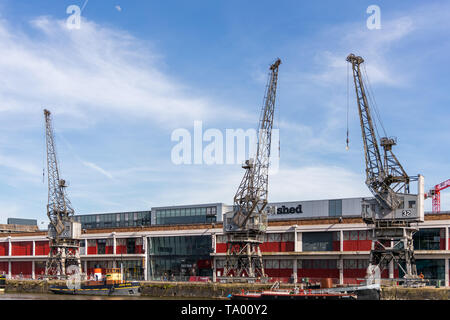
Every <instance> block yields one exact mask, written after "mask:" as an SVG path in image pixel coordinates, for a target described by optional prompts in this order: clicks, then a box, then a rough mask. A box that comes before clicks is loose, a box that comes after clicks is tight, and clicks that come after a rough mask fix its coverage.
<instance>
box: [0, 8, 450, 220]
mask: <svg viewBox="0 0 450 320" xmlns="http://www.w3.org/2000/svg"><path fill="white" fill-rule="evenodd" d="M73 5H75V6H78V7H79V8H80V9H82V11H81V16H80V20H79V25H78V26H79V28H74V27H73V26H74V25H73V23H74V21H75V23H76V20H73V17H74V16H73V14H74V11H72V10H68V9H69V8H70V6H73ZM371 5H377V6H378V7H379V9H380V16H379V17H380V20H379V21H380V24H379V27H380V28H378V29H376V28H375V29H374V28H369V27H368V22H367V21H368V19H369V20H370V19H371V17H372V15H373V12H372V11H369V12H368V11H367V9H368V7H369V6H371ZM370 21H372V20H370ZM70 23H72V24H70ZM449 50H450V3H448V2H447V1H427V2H423V1H412V0H410V1H395V2H394V1H373V0H371V1H360V0H358V1H357V0H355V1H309V2H306V1H294V0H292V1H288V0H280V1H277V3H276V5H275V4H274V2H273V1H266V0H261V1H246V2H243V1H234V0H228V1H210V0H204V1H189V2H188V1H181V0H180V1H138V0H128V1H120V0H114V1H110V0H89V1H86V0H80V1H76V0H68V1H66V0H41V1H33V2H31V1H25V0H0V53H1V57H2V59H0V82H1V85H0V223H6V219H7V218H8V217H16V218H31V219H37V220H38V221H39V224H41V223H42V222H43V223H45V225H46V224H47V216H46V204H47V193H48V191H47V174H46V172H45V170H44V169H45V168H46V158H45V152H46V151H45V125H44V115H43V109H44V108H47V109H49V110H50V111H51V112H52V119H53V126H54V130H55V139H56V141H55V142H56V149H57V156H58V165H59V169H60V174H61V177H62V178H64V179H65V180H66V181H68V183H69V187H68V188H67V194H68V197H69V198H70V200H71V203H72V205H73V207H74V209H75V212H76V214H88V213H97V212H120V211H136V210H149V209H150V208H151V207H157V206H169V205H183V204H198V203H216V202H224V203H227V204H232V200H233V196H234V194H235V192H236V190H237V187H238V185H239V183H240V181H241V179H242V176H243V173H244V172H243V169H241V162H240V161H238V160H236V161H234V162H233V163H231V164H226V163H225V164H220V163H213V164H210V163H206V162H205V161H201V163H197V164H195V163H191V164H176V163H174V161H173V157H172V153H173V149H174V147H175V146H176V145H177V143H178V142H177V140H173V139H172V138H173V137H172V135H173V133H174V131H176V130H180V129H182V130H183V129H185V130H187V131H188V132H190V133H191V134H192V137H193V139H194V138H195V137H194V123H195V121H201V123H202V127H203V131H202V132H206V131H207V130H208V129H211V130H216V132H217V130H218V131H220V132H221V133H222V134H223V135H224V136H225V134H226V130H227V129H233V130H237V129H243V130H247V129H254V128H256V126H257V123H258V119H259V113H260V109H261V106H262V103H263V98H264V92H265V86H266V82H267V77H268V71H269V66H270V64H271V63H272V62H273V61H275V59H276V58H278V57H279V58H280V59H281V60H282V64H281V66H280V68H279V80H278V90H277V101H276V111H275V117H274V119H275V121H274V127H275V128H276V129H278V130H279V135H280V138H279V142H280V149H279V150H280V156H279V169H278V170H277V171H275V172H274V173H273V174H271V175H270V177H269V179H270V180H269V181H270V182H269V201H270V202H281V201H296V200H315V199H331V198H350V197H361V196H370V193H369V191H368V189H367V187H366V186H365V184H364V181H365V171H364V170H365V164H364V155H363V144H362V140H361V129H360V126H359V118H358V113H357V105H356V100H355V94H354V88H353V85H352V79H350V82H348V81H349V78H348V76H347V73H348V67H349V66H348V63H347V62H346V60H345V59H346V57H347V55H348V54H349V53H355V54H357V55H360V56H362V57H363V58H364V59H365V62H364V64H365V67H366V70H367V75H368V78H369V79H368V80H369V82H370V86H371V89H372V91H373V96H374V97H375V101H376V106H377V108H378V110H379V113H380V117H381V120H382V123H383V126H384V128H385V129H386V132H387V135H388V136H395V137H397V140H398V145H397V146H395V149H394V152H395V154H396V155H397V157H398V158H399V160H400V162H401V163H402V165H403V166H404V168H405V170H406V172H407V173H408V174H410V175H417V174H422V175H424V176H425V187H426V190H428V189H430V188H432V187H433V186H434V185H435V184H437V183H440V182H442V181H444V180H447V179H449V178H450V170H449V169H450V165H449V161H448V159H449V158H450V148H449V143H448V141H449V140H450V127H449V126H448V123H449V119H450V111H449V102H450V101H449V100H450V96H449V95H448V88H449V87H450V78H449V77H448V74H449V73H450V63H449V62H450V61H449V60H450V55H449V54H448V52H449ZM348 83H349V87H348ZM347 115H348V116H347ZM347 117H348V128H349V141H350V142H349V150H346V132H347ZM200 139H201V136H200ZM211 141H212V140H211ZM276 143H278V141H276ZM208 144H209V142H208V141H203V142H202V146H201V148H200V151H205V149H206V147H207V145H208ZM43 173H44V175H43ZM413 189H414V188H413ZM441 205H442V210H450V190H447V191H443V192H442V199H441ZM425 208H426V210H431V200H427V201H426V205H425Z"/></svg>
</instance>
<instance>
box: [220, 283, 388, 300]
mask: <svg viewBox="0 0 450 320" xmlns="http://www.w3.org/2000/svg"><path fill="white" fill-rule="evenodd" d="M228 297H229V298H231V299H232V300H380V297H381V288H380V285H379V284H365V285H358V286H348V287H334V288H332V287H322V288H317V289H311V288H306V289H299V288H298V287H294V289H291V290H289V289H279V283H275V284H274V285H273V286H272V288H271V289H270V290H266V291H260V292H252V291H247V292H245V291H242V292H241V293H237V294H230V295H229V296H228Z"/></svg>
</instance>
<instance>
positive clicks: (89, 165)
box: [82, 161, 113, 180]
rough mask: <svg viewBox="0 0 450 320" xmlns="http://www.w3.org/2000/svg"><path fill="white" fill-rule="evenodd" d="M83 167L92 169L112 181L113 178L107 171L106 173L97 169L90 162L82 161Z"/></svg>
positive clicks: (99, 168)
mask: <svg viewBox="0 0 450 320" xmlns="http://www.w3.org/2000/svg"><path fill="white" fill-rule="evenodd" d="M82 163H83V165H85V166H86V167H89V168H92V169H94V170H95V171H97V172H100V173H101V174H102V175H104V176H105V177H107V178H109V179H111V180H113V176H112V174H111V173H109V172H108V171H106V170H105V169H103V168H101V167H99V166H98V165H96V164H95V163H92V162H88V161H82Z"/></svg>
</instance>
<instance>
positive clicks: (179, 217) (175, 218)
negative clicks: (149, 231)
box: [155, 207, 217, 224]
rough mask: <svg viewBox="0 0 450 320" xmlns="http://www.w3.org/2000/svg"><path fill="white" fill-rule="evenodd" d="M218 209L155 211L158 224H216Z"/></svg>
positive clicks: (199, 208) (198, 208) (168, 209)
mask: <svg viewBox="0 0 450 320" xmlns="http://www.w3.org/2000/svg"><path fill="white" fill-rule="evenodd" d="M216 214H217V208H216V207H197V208H167V209H156V210H155V223H156V224H193V223H214V222H216V220H217V218H216Z"/></svg>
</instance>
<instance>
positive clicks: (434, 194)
mask: <svg viewBox="0 0 450 320" xmlns="http://www.w3.org/2000/svg"><path fill="white" fill-rule="evenodd" d="M447 188H450V179H448V180H445V181H444V182H441V183H439V184H437V185H435V186H434V188H433V189H431V190H430V191H429V193H428V194H427V195H426V196H427V197H428V198H429V197H431V198H432V199H433V213H439V212H441V191H442V190H444V189H447Z"/></svg>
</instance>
